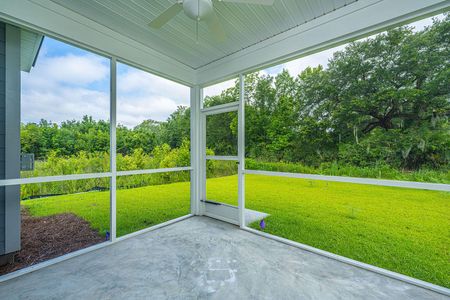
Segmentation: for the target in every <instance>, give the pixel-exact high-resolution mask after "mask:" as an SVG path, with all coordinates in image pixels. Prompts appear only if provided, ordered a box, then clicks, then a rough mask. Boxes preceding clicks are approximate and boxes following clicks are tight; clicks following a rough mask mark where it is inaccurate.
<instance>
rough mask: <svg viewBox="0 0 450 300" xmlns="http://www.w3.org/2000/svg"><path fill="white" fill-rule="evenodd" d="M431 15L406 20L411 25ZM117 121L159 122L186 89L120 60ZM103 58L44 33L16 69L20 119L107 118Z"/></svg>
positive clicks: (213, 90) (325, 55)
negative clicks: (32, 58)
mask: <svg viewBox="0 0 450 300" xmlns="http://www.w3.org/2000/svg"><path fill="white" fill-rule="evenodd" d="M431 23H432V22H431V18H430V19H425V20H422V21H419V22H416V23H413V24H411V26H415V28H416V30H420V29H422V28H423V27H424V26H426V25H429V24H431ZM344 47H345V45H344V46H339V47H336V48H333V49H328V50H326V51H322V52H320V53H316V54H314V55H310V56H307V57H304V58H301V59H297V60H293V61H290V62H288V63H285V64H282V65H278V66H275V67H272V68H269V69H266V70H263V71H261V72H262V73H264V74H271V75H275V74H276V73H278V72H280V71H281V70H283V69H287V70H288V71H289V72H290V73H291V75H294V76H295V75H297V74H298V73H300V72H301V71H302V70H303V69H305V68H306V67H307V66H317V65H319V64H322V65H326V64H327V61H328V59H329V58H330V57H331V56H332V54H333V52H335V51H337V50H340V49H343V48H344ZM117 71H118V74H117V101H118V102H117V121H118V123H119V124H123V125H126V126H128V127H133V126H136V125H137V124H139V123H140V122H142V121H143V120H146V119H153V120H158V121H164V120H166V119H167V117H168V116H169V115H170V113H172V112H173V111H175V110H176V108H177V106H179V105H185V106H188V105H189V88H188V87H186V86H183V85H180V84H177V83H175V82H171V81H169V80H166V79H163V78H161V77H158V76H155V75H152V74H149V73H147V72H144V71H141V70H138V69H136V68H132V67H129V66H127V65H125V64H120V63H119V65H118V68H117ZM109 76H110V74H109V60H108V59H106V58H104V57H102V56H99V55H96V54H93V53H91V52H89V51H86V50H83V49H80V48H77V47H74V46H71V45H69V44H66V43H62V42H59V41H57V40H54V39H51V38H45V39H44V42H43V44H42V47H41V51H40V53H39V56H38V59H37V62H36V66H35V67H34V68H33V69H32V70H31V72H30V73H25V72H22V93H21V98H22V99H21V105H22V115H21V118H22V122H24V123H27V122H39V120H40V119H46V120H48V121H52V122H56V123H60V122H62V121H65V120H79V119H81V117H82V116H83V115H90V116H93V117H94V118H95V119H103V120H108V119H109ZM233 84H234V80H230V81H226V82H223V83H220V84H217V85H214V86H211V87H208V88H206V89H205V90H204V95H205V96H211V95H217V94H220V92H221V91H222V90H223V89H226V88H228V87H230V86H232V85H233Z"/></svg>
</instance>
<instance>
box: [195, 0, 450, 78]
mask: <svg viewBox="0 0 450 300" xmlns="http://www.w3.org/2000/svg"><path fill="white" fill-rule="evenodd" d="M449 6H450V0H445V1H442V0H359V1H358V2H355V3H353V4H350V5H348V6H345V7H343V8H340V9H338V10H336V11H333V12H331V13H329V14H326V15H324V16H322V17H319V18H316V19H314V20H312V21H310V22H307V23H305V24H303V25H300V26H298V27H296V28H294V29H291V30H289V31H286V32H284V33H282V34H279V35H276V36H274V37H272V38H269V39H267V40H265V41H262V42H260V43H258V44H256V45H253V46H251V47H248V48H246V49H243V50H241V51H239V52H236V53H234V54H232V55H229V56H227V57H224V58H222V59H220V60H217V61H215V62H212V63H210V64H208V65H206V66H204V67H202V68H199V69H197V84H199V85H201V86H207V85H210V84H214V83H217V82H221V81H224V80H227V79H231V78H235V77H236V76H237V75H238V74H239V73H248V72H252V71H257V70H261V69H264V68H266V67H270V66H274V65H277V64H280V63H283V62H286V61H289V60H292V59H295V58H299V57H302V56H306V55H309V54H312V53H315V52H319V51H321V50H324V49H326V48H331V47H333V46H337V45H339V44H343V43H346V42H348V41H351V40H355V39H359V38H362V37H364V36H368V35H371V34H374V33H376V32H380V31H383V30H385V29H386V28H388V27H390V26H394V25H399V24H404V23H407V22H410V21H412V20H414V19H417V18H420V17H423V16H426V15H431V14H434V13H436V12H439V11H444V10H445V9H448V8H449Z"/></svg>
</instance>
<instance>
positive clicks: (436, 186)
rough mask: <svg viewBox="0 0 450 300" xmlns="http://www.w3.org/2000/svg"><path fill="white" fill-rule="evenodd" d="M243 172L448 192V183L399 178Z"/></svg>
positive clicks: (449, 190)
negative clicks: (402, 179)
mask: <svg viewBox="0 0 450 300" xmlns="http://www.w3.org/2000/svg"><path fill="white" fill-rule="evenodd" d="M244 173H245V174H254V175H266V176H279V177H291V178H301V179H312V180H322V181H334V182H347V183H356V184H370V185H379V186H392V187H402V188H410V189H420V190H433V191H444V192H450V184H443V183H428V182H417V181H401V180H388V179H372V178H360V177H346V176H329V175H316V174H304V173H289V172H274V171H262V170H248V169H245V171H244Z"/></svg>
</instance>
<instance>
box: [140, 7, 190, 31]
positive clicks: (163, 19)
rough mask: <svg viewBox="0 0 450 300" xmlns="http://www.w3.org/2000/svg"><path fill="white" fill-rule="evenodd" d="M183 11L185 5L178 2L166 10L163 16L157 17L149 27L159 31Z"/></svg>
mask: <svg viewBox="0 0 450 300" xmlns="http://www.w3.org/2000/svg"><path fill="white" fill-rule="evenodd" d="M182 10H183V3H180V2H177V3H175V4H174V5H172V6H171V7H169V8H168V9H166V10H165V11H164V12H163V13H162V14H160V15H159V16H157V17H156V19H154V20H153V21H151V22H150V24H148V26H150V27H152V28H156V29H159V28H161V27H162V26H163V25H164V24H166V23H167V22H169V21H170V19H172V18H173V17H175V16H176V15H177V14H178V13H179V12H180V11H182Z"/></svg>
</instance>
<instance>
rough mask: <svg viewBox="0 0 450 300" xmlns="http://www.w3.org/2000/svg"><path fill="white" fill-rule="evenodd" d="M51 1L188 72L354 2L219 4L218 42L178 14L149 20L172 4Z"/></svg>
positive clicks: (167, 0)
mask: <svg viewBox="0 0 450 300" xmlns="http://www.w3.org/2000/svg"><path fill="white" fill-rule="evenodd" d="M52 1H53V2H55V3H57V4H59V5H61V6H63V7H65V8H67V9H70V10H72V11H74V12H76V13H78V14H81V15H83V16H84V17H86V18H89V19H91V20H93V21H95V22H98V23H100V24H102V25H104V26H106V27H108V28H110V29H112V30H114V31H116V32H118V33H121V34H123V35H125V36H127V37H129V38H131V39H134V40H135V41H137V42H139V43H142V44H143V45H145V46H148V47H150V48H153V49H154V50H156V51H158V52H161V53H164V54H165V55H167V56H169V57H171V58H173V59H175V60H177V61H179V62H180V63H183V64H185V65H187V66H189V67H191V68H193V69H198V68H201V67H204V66H205V65H207V64H209V63H211V62H214V61H217V60H219V59H221V58H224V57H226V56H228V55H231V54H233V53H236V52H238V51H240V50H242V49H245V48H247V47H250V46H252V45H254V44H257V43H258V42H261V41H264V40H266V39H268V38H271V37H273V36H276V35H278V34H280V33H283V32H285V31H287V30H289V29H292V28H295V27H297V26H299V25H301V24H304V23H305V22H308V21H311V20H313V19H315V18H318V17H320V16H323V15H326V14H327V13H330V12H332V11H334V10H338V9H340V8H342V7H344V6H346V5H351V4H352V3H353V2H356V1H357V0H275V2H274V5H273V6H263V5H248V4H240V3H239V4H238V3H224V2H219V1H216V0H214V8H215V11H216V13H217V15H218V17H219V19H220V22H221V24H222V25H223V27H224V30H225V32H226V35H227V39H226V40H225V41H223V42H218V41H216V39H214V37H213V36H212V35H211V33H210V32H209V30H208V28H207V27H206V25H205V24H204V23H203V22H200V26H199V37H198V42H197V40H196V31H195V21H193V20H192V19H190V18H188V17H187V16H186V15H184V13H183V12H181V13H179V14H178V15H177V16H176V17H175V18H174V19H172V20H170V21H169V22H168V23H167V24H166V25H164V26H163V27H162V28H161V29H153V28H150V27H149V26H148V24H149V22H150V21H152V20H153V19H154V18H156V17H157V16H158V15H159V14H161V13H162V12H163V11H164V10H165V9H167V8H168V7H170V6H171V5H172V4H174V3H175V2H176V0H131V1H130V0H52Z"/></svg>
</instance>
